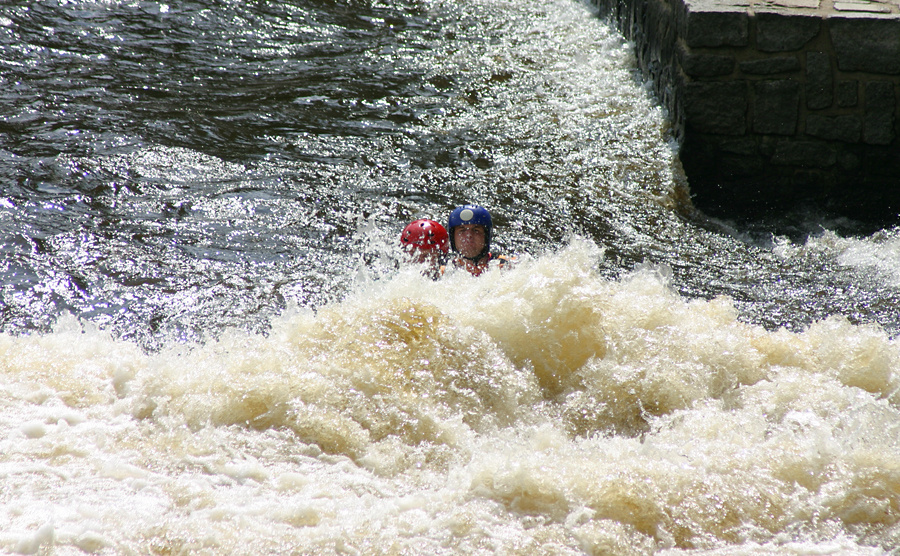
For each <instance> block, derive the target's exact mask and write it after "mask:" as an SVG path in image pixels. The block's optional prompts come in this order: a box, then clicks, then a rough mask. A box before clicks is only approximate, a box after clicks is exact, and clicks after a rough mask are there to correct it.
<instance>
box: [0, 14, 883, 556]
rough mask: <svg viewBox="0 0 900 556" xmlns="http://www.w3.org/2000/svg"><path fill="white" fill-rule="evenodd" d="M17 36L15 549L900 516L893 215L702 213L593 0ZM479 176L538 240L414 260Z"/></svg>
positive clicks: (167, 22)
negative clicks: (498, 266)
mask: <svg viewBox="0 0 900 556" xmlns="http://www.w3.org/2000/svg"><path fill="white" fill-rule="evenodd" d="M0 67H2V73H0V110H2V115H3V121H2V122H0V180H2V181H0V187H2V190H0V248H2V253H3V258H2V266H0V308H2V313H0V328H2V334H0V373H2V374H0V377H2V378H0V403H2V411H0V446H2V449H0V476H2V481H3V483H2V484H3V488H2V489H0V502H2V503H0V550H2V551H4V552H6V553H25V554H34V553H41V554H83V553H93V554H187V553H200V554H225V553H228V554H284V553H295V554H345V553H346V554H529V555H534V554H554V555H558V554H611V555H620V554H621V555H630V554H635V555H638V554H664V555H669V556H671V555H678V554H712V555H743V554H772V555H811V554H815V555H822V554H860V555H874V554H890V553H896V550H897V547H898V546H900V344H898V343H897V340H896V339H895V337H896V336H897V333H898V331H900V317H898V316H897V307H898V302H900V228H891V227H888V228H883V229H873V228H872V227H871V226H870V225H868V224H867V223H864V222H853V221H849V220H847V219H842V218H838V217H834V216H828V215H823V214H817V213H816V212H815V211H809V212H806V213H802V214H801V213H798V214H791V215H779V216H777V217H775V218H773V219H772V220H770V221H768V222H741V223H739V222H738V221H733V222H729V221H722V220H714V219H711V218H707V217H706V216H704V215H703V214H702V213H700V212H698V211H696V210H695V209H694V208H693V207H692V203H691V196H690V188H689V183H688V182H687V180H686V179H685V177H684V175H683V173H682V171H681V168H680V164H679V161H678V156H677V151H678V149H677V144H675V143H674V141H673V139H672V134H671V130H670V128H669V123H668V121H667V119H666V114H665V112H664V111H663V110H662V109H661V108H660V107H659V105H658V103H657V102H656V101H655V100H654V99H653V98H652V96H651V95H650V92H649V91H650V89H649V87H647V86H645V85H644V84H643V83H641V81H640V79H639V74H638V73H637V72H636V69H635V61H634V57H633V54H632V51H631V45H629V44H627V43H626V42H625V41H624V40H623V39H622V37H621V36H620V35H619V34H618V33H617V32H616V31H615V29H614V28H612V27H611V26H610V25H609V24H608V23H606V22H604V21H602V20H600V19H598V18H597V17H596V16H595V15H594V13H593V12H592V10H591V8H590V6H589V5H586V4H582V3H579V2H575V1H573V0H517V1H515V2H513V1H506V2H504V1H499V0H454V1H445V0H388V1H386V2H383V3H382V2H378V1H373V2H362V1H349V0H348V1H347V2H333V1H328V0H315V1H313V0H310V1H305V2H304V1H291V2H251V1H249V0H242V1H239V0H219V1H211V0H204V1H186V2H172V3H165V2H149V1H139V0H128V1H125V0H121V1H118V0H103V1H86V0H71V1H66V0H48V1H42V2H16V3H5V4H3V5H2V6H0ZM463 203H477V204H481V205H484V206H485V207H487V208H488V209H489V210H491V212H492V214H493V216H494V221H495V224H496V227H495V242H494V244H495V247H496V248H497V250H499V251H502V252H506V253H510V254H515V255H516V256H517V258H518V264H517V265H516V266H515V268H513V269H512V270H509V271H506V272H490V273H487V274H485V275H483V276H481V277H479V278H477V279H475V278H472V277H470V276H468V275H462V274H458V273H455V272H450V273H448V274H447V275H445V276H444V277H443V278H442V279H441V280H439V281H437V282H433V281H431V280H428V279H426V278H423V277H422V276H421V275H420V273H419V269H417V268H409V267H406V266H405V265H403V264H401V263H400V262H399V261H398V253H397V247H396V242H397V238H398V235H399V231H400V230H401V229H402V228H403V226H404V225H405V223H407V222H409V221H410V220H412V219H415V218H419V217H430V218H435V219H438V220H446V216H447V214H449V212H450V211H451V210H452V209H453V208H454V207H455V206H457V205H459V204H463Z"/></svg>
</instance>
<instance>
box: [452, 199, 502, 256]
mask: <svg viewBox="0 0 900 556" xmlns="http://www.w3.org/2000/svg"><path fill="white" fill-rule="evenodd" d="M462 224H479V225H481V226H484V250H483V251H482V253H487V252H488V250H490V248H491V231H492V230H493V228H494V224H493V223H492V222H491V213H489V212H488V211H487V209H486V208H484V207H479V206H478V205H463V206H461V207H456V208H455V209H453V212H451V213H450V220H449V221H448V222H447V232H448V233H449V234H450V247H451V248H452V249H453V250H454V251H457V249H456V240H455V239H454V237H453V228H455V227H457V226H460V225H462Z"/></svg>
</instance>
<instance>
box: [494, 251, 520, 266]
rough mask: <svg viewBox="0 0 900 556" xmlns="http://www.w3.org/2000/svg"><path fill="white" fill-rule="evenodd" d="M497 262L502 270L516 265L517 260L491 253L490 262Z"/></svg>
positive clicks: (509, 256)
mask: <svg viewBox="0 0 900 556" xmlns="http://www.w3.org/2000/svg"><path fill="white" fill-rule="evenodd" d="M494 261H496V262H497V264H498V265H499V266H500V268H506V267H510V266H512V265H514V264H515V263H516V258H515V257H513V256H511V255H504V254H498V253H490V259H489V261H488V262H494Z"/></svg>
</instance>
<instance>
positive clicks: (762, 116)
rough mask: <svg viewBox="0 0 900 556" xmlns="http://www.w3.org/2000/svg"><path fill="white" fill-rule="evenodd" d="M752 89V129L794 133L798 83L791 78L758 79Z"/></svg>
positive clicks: (797, 108)
mask: <svg viewBox="0 0 900 556" xmlns="http://www.w3.org/2000/svg"><path fill="white" fill-rule="evenodd" d="M753 89H754V93H755V95H754V107H753V131H755V132H757V133H770V134H774V135H793V134H794V133H796V132H797V122H798V118H799V115H798V110H799V108H800V84H799V83H798V82H797V81H795V80H791V79H780V80H776V81H758V82H756V83H754V84H753Z"/></svg>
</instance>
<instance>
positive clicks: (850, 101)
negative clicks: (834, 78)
mask: <svg viewBox="0 0 900 556" xmlns="http://www.w3.org/2000/svg"><path fill="white" fill-rule="evenodd" d="M836 96H837V105H838V106H840V107H841V108H852V107H854V106H856V105H857V104H859V81H856V80H855V79H851V80H847V81H838V84H837V95H836Z"/></svg>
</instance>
